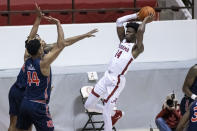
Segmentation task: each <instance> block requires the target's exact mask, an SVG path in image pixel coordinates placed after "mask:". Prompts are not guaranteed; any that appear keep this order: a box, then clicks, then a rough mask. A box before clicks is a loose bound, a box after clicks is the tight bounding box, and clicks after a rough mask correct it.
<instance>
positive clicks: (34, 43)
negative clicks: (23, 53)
mask: <svg viewBox="0 0 197 131" xmlns="http://www.w3.org/2000/svg"><path fill="white" fill-rule="evenodd" d="M40 46H41V44H40V41H39V40H37V39H33V40H30V41H29V42H26V44H25V47H26V49H27V52H28V53H29V54H30V55H36V54H37V52H38V50H39V48H40Z"/></svg>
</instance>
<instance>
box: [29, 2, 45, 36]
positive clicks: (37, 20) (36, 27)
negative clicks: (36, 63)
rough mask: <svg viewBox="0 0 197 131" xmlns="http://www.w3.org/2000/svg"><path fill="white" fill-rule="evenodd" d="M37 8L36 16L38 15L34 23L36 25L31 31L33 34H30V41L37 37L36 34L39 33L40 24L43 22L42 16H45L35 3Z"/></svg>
mask: <svg viewBox="0 0 197 131" xmlns="http://www.w3.org/2000/svg"><path fill="white" fill-rule="evenodd" d="M35 7H36V14H37V17H36V20H35V22H34V25H33V27H32V29H31V32H30V34H29V36H28V39H29V40H32V39H33V38H34V37H35V36H36V34H37V32H38V27H39V25H40V22H41V19H42V16H43V14H42V12H41V9H40V7H39V6H38V5H37V3H35Z"/></svg>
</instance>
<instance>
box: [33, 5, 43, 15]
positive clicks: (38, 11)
mask: <svg viewBox="0 0 197 131" xmlns="http://www.w3.org/2000/svg"><path fill="white" fill-rule="evenodd" d="M35 7H36V14H37V16H38V17H43V16H44V14H43V13H42V11H41V9H40V7H39V6H38V4H37V3H36V2H35Z"/></svg>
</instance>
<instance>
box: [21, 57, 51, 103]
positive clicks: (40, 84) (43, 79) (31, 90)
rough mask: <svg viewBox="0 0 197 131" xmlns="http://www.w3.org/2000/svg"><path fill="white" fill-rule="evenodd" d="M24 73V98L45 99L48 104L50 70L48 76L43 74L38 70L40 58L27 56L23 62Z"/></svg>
mask: <svg viewBox="0 0 197 131" xmlns="http://www.w3.org/2000/svg"><path fill="white" fill-rule="evenodd" d="M25 73H26V77H27V89H26V92H25V99H28V100H33V101H35V100H45V101H46V103H47V104H48V103H49V100H50V94H51V71H50V75H49V76H44V75H43V74H42V73H41V70H40V58H39V59H32V58H29V59H28V60H27V61H26V62H25Z"/></svg>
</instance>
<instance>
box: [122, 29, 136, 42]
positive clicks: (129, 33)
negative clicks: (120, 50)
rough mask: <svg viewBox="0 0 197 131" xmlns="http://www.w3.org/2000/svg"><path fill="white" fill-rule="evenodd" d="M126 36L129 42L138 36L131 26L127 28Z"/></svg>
mask: <svg viewBox="0 0 197 131" xmlns="http://www.w3.org/2000/svg"><path fill="white" fill-rule="evenodd" d="M125 38H126V40H127V41H128V42H131V41H133V40H135V38H136V32H135V29H133V28H131V27H129V28H127V31H126V34H125Z"/></svg>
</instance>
